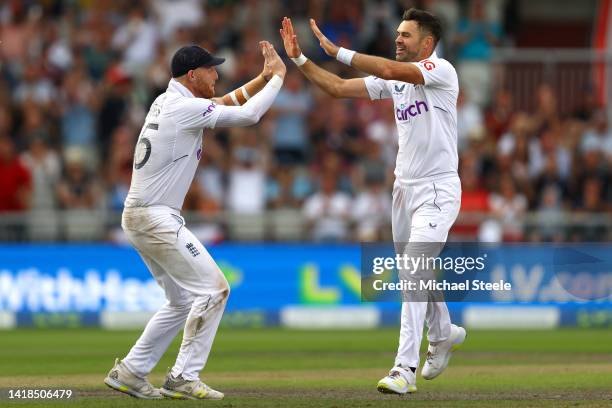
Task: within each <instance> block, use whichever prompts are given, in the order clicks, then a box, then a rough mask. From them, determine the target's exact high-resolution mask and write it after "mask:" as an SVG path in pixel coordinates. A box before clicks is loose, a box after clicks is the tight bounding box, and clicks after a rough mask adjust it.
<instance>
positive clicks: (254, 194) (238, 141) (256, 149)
mask: <svg viewBox="0 0 612 408" xmlns="http://www.w3.org/2000/svg"><path fill="white" fill-rule="evenodd" d="M231 132H232V134H233V137H234V142H233V143H234V145H233V147H232V166H231V168H230V170H229V176H228V188H227V199H226V204H227V207H228V209H230V210H231V211H235V212H237V213H242V214H259V213H261V212H263V211H264V209H265V204H266V172H267V171H266V166H267V157H266V153H265V150H264V149H263V148H262V147H261V146H260V142H259V139H260V137H259V136H258V134H257V130H256V129H254V128H235V129H232V130H231Z"/></svg>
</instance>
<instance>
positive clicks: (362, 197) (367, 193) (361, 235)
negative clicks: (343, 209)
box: [350, 179, 391, 242]
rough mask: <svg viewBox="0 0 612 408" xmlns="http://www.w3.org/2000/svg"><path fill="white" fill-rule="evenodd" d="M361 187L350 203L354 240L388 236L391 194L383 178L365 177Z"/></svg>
mask: <svg viewBox="0 0 612 408" xmlns="http://www.w3.org/2000/svg"><path fill="white" fill-rule="evenodd" d="M366 180H367V181H366V183H365V184H364V186H363V189H362V190H361V191H360V192H359V193H358V194H357V196H356V197H355V199H354V200H353V203H352V205H351V212H350V213H351V218H352V221H353V222H354V223H355V237H354V239H355V240H356V241H360V242H376V241H381V240H384V239H385V238H389V234H388V233H386V232H390V230H389V228H390V226H391V196H390V195H389V193H388V191H387V190H386V189H385V184H384V180H377V179H366Z"/></svg>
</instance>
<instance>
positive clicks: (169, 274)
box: [104, 41, 286, 399]
mask: <svg viewBox="0 0 612 408" xmlns="http://www.w3.org/2000/svg"><path fill="white" fill-rule="evenodd" d="M260 46H261V49H262V53H263V56H264V58H265V61H264V69H263V71H262V73H261V74H260V75H259V76H257V77H256V78H255V79H253V80H252V81H250V82H249V83H247V84H246V85H244V86H243V87H241V88H240V89H237V90H235V91H233V92H231V93H229V94H227V95H225V96H223V97H222V98H213V96H214V92H215V89H214V86H215V82H216V80H217V78H218V75H217V72H216V69H215V66H216V65H219V64H221V63H222V62H223V61H224V59H222V58H217V57H214V56H212V55H211V54H210V53H208V51H206V50H205V49H203V48H201V47H199V46H196V45H192V46H186V47H183V48H181V49H179V50H178V51H177V52H176V54H175V55H174V56H173V58H172V63H171V69H172V79H171V80H170V83H169V84H168V89H167V90H166V92H165V93H163V94H161V95H160V96H159V97H157V99H155V101H154V102H153V104H152V105H151V108H150V110H149V113H148V114H147V117H146V119H145V123H144V125H143V127H142V131H141V133H140V136H139V138H138V142H137V145H136V151H135V154H134V171H133V175H132V183H131V186H130V191H129V193H128V196H127V198H126V200H125V210H124V212H123V218H122V227H123V230H124V231H125V233H126V235H127V237H128V239H129V241H130V242H131V243H132V245H133V246H134V248H136V250H137V251H138V253H139V254H140V256H141V257H142V259H143V261H144V262H145V264H146V265H147V267H148V268H149V270H150V271H151V273H152V274H153V276H154V277H155V279H156V280H157V283H159V285H160V286H161V287H162V288H163V289H164V292H165V295H166V298H167V302H166V304H165V305H164V306H163V307H162V308H161V309H160V310H159V311H158V312H157V313H156V314H155V315H154V316H153V317H152V318H151V320H150V321H149V322H148V324H147V326H146V328H145V329H144V332H143V333H142V335H141V336H140V338H139V339H138V341H137V342H136V344H135V345H134V346H133V347H132V349H131V350H130V352H129V353H128V355H127V356H126V357H125V358H124V359H123V360H116V362H115V366H114V367H113V368H112V369H111V371H110V372H109V373H108V376H107V377H106V378H105V380H104V382H105V383H106V384H107V385H108V386H109V387H111V388H113V389H116V390H118V391H121V392H124V393H127V394H130V395H132V396H134V397H138V398H147V399H159V398H163V397H164V396H165V397H170V398H180V399H221V398H223V394H222V393H221V392H218V391H215V390H213V389H212V388H210V387H208V386H207V385H206V384H204V383H203V382H202V381H200V378H199V373H200V371H201V370H202V369H203V368H204V365H205V364H206V360H207V358H208V355H209V353H210V349H211V347H212V343H213V339H214V337H215V333H216V331H217V327H218V325H219V321H220V320H221V316H222V315H223V311H224V309H225V304H226V301H227V298H228V296H229V291H230V288H229V285H228V283H227V281H226V279H225V277H224V276H223V273H222V272H221V270H220V269H219V267H218V266H217V264H216V263H215V261H214V260H213V259H212V257H211V256H210V255H209V253H208V251H207V250H206V248H204V246H203V245H202V244H201V243H200V242H199V241H198V239H197V238H196V237H195V236H194V235H193V234H192V233H191V232H190V231H189V230H188V229H187V228H186V226H185V220H184V219H183V217H182V216H181V213H180V211H181V207H182V206H183V201H184V199H185V195H186V194H187V190H188V189H189V186H190V185H191V182H192V181H193V177H194V174H195V172H196V169H197V167H198V163H199V160H200V158H201V156H202V150H203V143H202V140H203V131H204V130H205V129H213V128H216V127H230V126H249V125H253V124H255V123H257V122H258V121H259V119H260V118H261V116H262V115H263V114H264V113H265V112H266V111H267V110H268V109H269V108H270V106H271V105H272V102H273V101H274V99H275V97H276V95H277V93H278V91H279V90H280V88H281V86H282V83H283V79H284V76H285V72H286V68H285V65H284V64H283V62H282V60H281V59H280V58H279V56H278V54H277V53H276V51H275V50H274V48H273V47H272V45H271V44H270V43H268V42H265V41H262V42H261V43H260ZM232 105H234V106H232ZM183 327H184V333H183V340H182V343H181V347H180V351H179V353H178V357H177V359H176V362H175V364H174V366H173V367H172V369H171V371H170V372H169V373H168V375H167V377H166V381H165V383H164V385H163V386H162V388H161V389H156V388H154V387H153V386H152V385H151V384H150V383H149V382H148V380H147V378H146V376H147V375H148V374H149V373H150V372H151V370H152V369H153V368H154V367H155V365H156V364H157V363H158V361H159V359H160V358H161V357H162V355H163V354H164V352H165V351H166V349H167V348H168V346H169V344H170V343H171V342H172V340H173V339H174V337H176V335H177V333H178V332H179V330H180V329H181V328H183Z"/></svg>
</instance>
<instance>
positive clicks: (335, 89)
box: [326, 81, 344, 98]
mask: <svg viewBox="0 0 612 408" xmlns="http://www.w3.org/2000/svg"><path fill="white" fill-rule="evenodd" d="M343 85H344V81H342V82H340V83H334V84H332V86H330V87H329V88H328V89H326V92H327V94H328V95H329V96H331V97H333V98H342V97H344V88H343Z"/></svg>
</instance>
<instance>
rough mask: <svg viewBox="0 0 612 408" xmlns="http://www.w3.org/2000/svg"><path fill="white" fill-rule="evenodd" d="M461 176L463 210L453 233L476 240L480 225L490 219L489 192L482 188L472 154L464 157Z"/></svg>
mask: <svg viewBox="0 0 612 408" xmlns="http://www.w3.org/2000/svg"><path fill="white" fill-rule="evenodd" d="M459 176H460V177H461V209H460V211H459V216H458V217H457V221H456V222H455V226H454V227H453V229H452V232H453V233H454V234H456V235H457V236H458V237H460V238H462V239H466V240H473V239H476V237H477V235H478V228H479V226H480V223H481V222H482V221H483V220H485V219H486V218H487V217H488V213H489V210H490V199H489V192H488V191H487V190H485V189H484V188H483V187H482V185H483V184H482V182H481V180H480V178H479V174H478V167H477V163H475V160H474V158H473V157H471V154H470V153H464V154H463V155H462V163H461V167H460V172H459Z"/></svg>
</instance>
